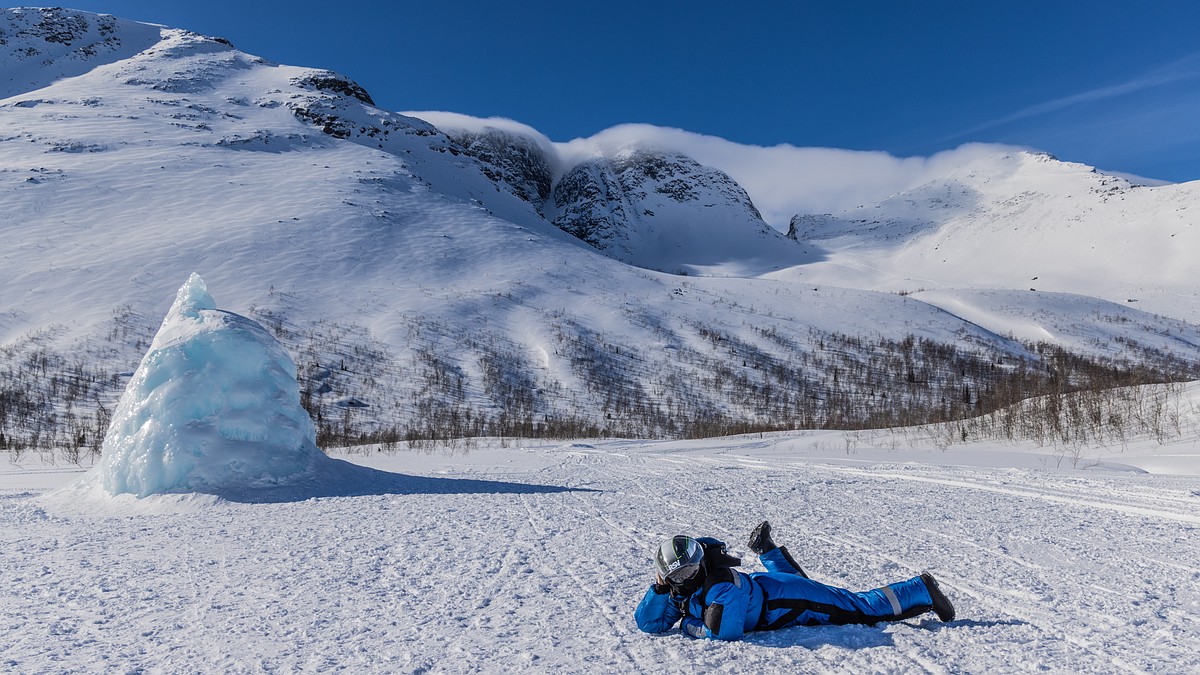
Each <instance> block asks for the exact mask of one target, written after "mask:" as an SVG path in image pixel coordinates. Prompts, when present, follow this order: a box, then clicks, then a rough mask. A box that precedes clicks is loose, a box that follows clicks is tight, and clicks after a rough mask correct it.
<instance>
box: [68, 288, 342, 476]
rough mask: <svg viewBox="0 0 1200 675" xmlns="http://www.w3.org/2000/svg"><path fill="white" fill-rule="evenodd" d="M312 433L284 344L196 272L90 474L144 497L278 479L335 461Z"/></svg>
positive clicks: (119, 411)
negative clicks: (226, 302)
mask: <svg viewBox="0 0 1200 675" xmlns="http://www.w3.org/2000/svg"><path fill="white" fill-rule="evenodd" d="M315 440H316V433H315V431H314V429H313V423H312V419H311V418H310V417H309V416H308V413H307V412H306V411H305V410H304V408H303V407H301V405H300V388H299V385H298V383H297V382H296V366H295V364H294V363H293V362H292V359H291V357H290V356H288V353H287V351H286V350H284V348H283V347H282V345H280V344H279V343H278V342H277V341H276V340H275V339H274V338H273V337H272V336H271V334H270V333H268V332H267V331H266V329H264V328H263V327H262V326H260V325H259V324H258V323H256V322H254V321H252V320H251V319H247V318H246V317H243V316H240V315H238V314H234V313H232V312H226V311H222V310H219V309H217V308H216V304H215V302H214V301H213V298H212V296H210V295H209V294H208V291H207V290H206V288H205V285H204V281H203V280H201V279H200V277H199V276H198V275H196V274H193V275H192V276H191V278H189V279H188V281H187V283H185V284H184V285H183V286H182V287H181V288H180V289H179V294H178V295H177V296H176V298H175V304H174V305H172V307H171V309H170V311H168V312H167V316H166V318H165V319H164V320H163V323H162V327H161V328H160V329H159V331H158V334H157V335H156V336H155V338H154V342H153V343H152V344H151V345H150V349H149V351H148V352H147V353H146V357H145V358H144V359H143V360H142V363H141V365H140V366H139V367H138V369H137V372H135V373H134V375H133V378H132V380H130V382H129V385H128V386H127V387H126V389H125V393H124V395H123V396H122V397H121V402H120V404H119V405H118V407H117V411H116V414H115V415H114V417H113V421H112V425H111V426H110V427H109V430H108V435H107V436H106V437H105V439H104V449H103V456H102V458H101V460H100V463H99V464H98V466H97V468H96V469H95V470H94V471H93V472H92V473H91V474H89V476H87V477H86V478H85V480H93V481H97V482H98V483H99V484H100V486H102V487H103V489H104V490H105V491H106V492H108V493H109V494H114V495H116V494H124V493H130V494H133V495H135V496H138V497H144V496H146V495H150V494H154V493H165V492H212V491H217V490H223V489H230V488H244V487H251V488H252V487H255V486H262V487H267V486H276V485H279V484H281V483H287V482H289V481H292V480H294V479H296V478H298V477H301V476H307V475H310V474H311V473H313V472H314V471H317V470H318V469H319V468H320V467H321V466H322V465H323V463H326V462H331V461H332V460H330V459H329V458H327V457H326V456H325V455H324V453H322V452H321V451H320V449H318V448H317V446H316V443H315Z"/></svg>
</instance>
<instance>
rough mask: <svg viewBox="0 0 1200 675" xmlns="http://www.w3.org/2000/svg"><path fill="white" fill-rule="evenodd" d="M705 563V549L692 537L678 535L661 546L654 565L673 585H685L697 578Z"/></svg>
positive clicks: (655, 556)
mask: <svg viewBox="0 0 1200 675" xmlns="http://www.w3.org/2000/svg"><path fill="white" fill-rule="evenodd" d="M703 561H704V548H703V547H702V546H700V542H698V541H696V540H695V539H692V538H691V537H688V536H684V535H682V534H677V535H675V536H674V537H671V538H670V539H668V540H666V541H664V542H663V543H662V544H660V545H659V547H658V551H657V552H656V553H655V555H654V564H655V565H656V566H657V567H658V572H659V574H661V575H662V578H663V579H666V580H667V582H669V583H671V584H676V585H678V584H683V583H685V582H687V581H688V580H690V579H691V578H692V577H694V576H696V573H697V572H699V571H700V563H701V562H703Z"/></svg>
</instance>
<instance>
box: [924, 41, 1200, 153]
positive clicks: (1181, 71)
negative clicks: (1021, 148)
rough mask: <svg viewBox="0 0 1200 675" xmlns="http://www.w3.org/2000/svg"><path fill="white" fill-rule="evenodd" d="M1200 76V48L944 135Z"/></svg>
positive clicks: (988, 127) (962, 134)
mask: <svg viewBox="0 0 1200 675" xmlns="http://www.w3.org/2000/svg"><path fill="white" fill-rule="evenodd" d="M1197 78H1200V52H1195V53H1192V54H1189V55H1187V56H1185V57H1183V58H1180V59H1177V60H1175V61H1172V62H1170V63H1167V64H1165V65H1162V66H1159V67H1157V68H1154V69H1152V70H1149V71H1147V72H1145V73H1143V74H1142V75H1140V76H1138V77H1135V78H1133V79H1130V80H1126V81H1124V82H1120V83H1117V84H1113V85H1109V86H1105V87H1098V88H1096V89H1091V90H1089V91H1085V92H1081V93H1078V94H1072V95H1070V96H1064V97H1061V98H1057V99H1053V100H1050V101H1044V102H1042V103H1038V104H1035V105H1031V106H1027V107H1025V108H1022V109H1020V110H1018V111H1016V112H1013V113H1010V114H1008V115H1005V116H1003V117H998V118H996V119H993V120H988V121H986V122H983V123H980V124H976V125H975V126H972V127H970V128H968V129H964V130H962V131H959V132H956V133H954V134H950V135H948V136H945V137H943V138H942V139H940V140H939V141H938V142H940V143H945V142H951V141H955V140H961V139H965V138H969V137H972V136H976V135H978V134H980V133H982V132H985V131H990V130H993V129H998V128H1000V127H1004V126H1007V125H1010V124H1013V123H1015V122H1021V121H1024V120H1031V119H1035V118H1038V117H1043V116H1046V115H1050V114H1052V113H1056V112H1059V111H1063V110H1066V109H1068V108H1072V107H1076V106H1086V105H1089V104H1097V103H1102V102H1105V101H1109V100H1111V99H1116V98H1119V97H1124V96H1130V95H1132V94H1137V93H1140V92H1146V91H1148V90H1151V89H1157V88H1161V87H1166V86H1169V85H1174V84H1178V83H1182V82H1186V81H1188V80H1193V79H1197Z"/></svg>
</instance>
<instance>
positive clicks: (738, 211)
mask: <svg viewBox="0 0 1200 675" xmlns="http://www.w3.org/2000/svg"><path fill="white" fill-rule="evenodd" d="M553 198H554V218H553V222H554V224H555V225H556V226H558V227H559V228H560V229H562V230H564V231H566V232H569V233H571V234H573V235H575V236H576V237H579V238H580V239H582V240H584V241H586V242H588V243H589V244H591V245H592V246H594V247H596V248H597V249H599V250H601V251H603V252H605V253H606V254H608V255H610V256H612V257H614V258H617V259H618V260H622V261H625V262H628V263H631V264H634V265H639V266H642V267H650V268H654V269H660V270H663V271H669V272H685V273H692V272H701V273H718V274H719V273H721V272H720V270H721V267H722V264H723V263H726V262H729V261H730V259H731V258H735V257H736V258H739V259H741V260H747V259H752V260H757V261H758V262H757V263H756V264H758V265H760V266H763V267H764V268H769V267H770V266H771V265H772V264H774V265H775V266H776V267H778V266H782V265H784V264H788V263H791V264H795V263H797V262H800V259H801V256H802V252H801V251H800V250H799V249H796V248H788V247H789V245H791V242H787V241H786V240H784V239H783V237H782V236H781V235H779V233H777V232H776V231H775V230H773V229H771V227H770V226H768V225H767V224H766V223H765V222H763V220H762V216H761V215H760V214H759V212H758V209H756V208H755V207H754V204H753V202H751V201H750V197H749V196H748V195H747V194H746V191H745V190H743V189H742V187H741V186H740V185H738V184H737V183H736V182H735V181H734V180H733V179H732V178H730V177H729V176H728V175H727V174H725V173H724V172H722V171H719V170H717V169H714V168H712V167H706V166H702V165H701V164H699V163H698V162H696V161H695V160H693V159H691V158H690V157H686V156H684V155H681V154H677V153H665V152H656V151H650V150H641V149H638V150H632V151H628V152H624V153H621V154H619V155H617V156H616V157H613V158H598V159H593V160H589V161H584V162H582V163H580V164H578V165H577V166H575V167H574V168H572V169H571V170H570V171H568V172H567V173H566V175H564V176H563V177H562V179H561V180H560V181H559V182H558V184H557V185H556V186H555V188H554V195H553ZM781 243H782V247H781Z"/></svg>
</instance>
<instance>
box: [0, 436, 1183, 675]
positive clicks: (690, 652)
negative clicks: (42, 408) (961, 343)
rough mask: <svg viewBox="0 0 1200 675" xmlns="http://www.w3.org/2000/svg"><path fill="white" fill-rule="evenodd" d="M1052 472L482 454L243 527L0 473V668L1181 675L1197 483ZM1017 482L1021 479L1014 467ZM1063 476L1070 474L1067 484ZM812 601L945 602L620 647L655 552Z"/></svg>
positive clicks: (916, 463) (238, 518)
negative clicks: (742, 633)
mask: <svg viewBox="0 0 1200 675" xmlns="http://www.w3.org/2000/svg"><path fill="white" fill-rule="evenodd" d="M1144 450H1146V448H1139V447H1136V446H1131V447H1130V448H1128V449H1127V450H1126V451H1125V453H1119V454H1118V455H1115V456H1114V458H1112V459H1113V461H1112V462H1111V463H1110V464H1109V465H1108V466H1109V468H1108V469H1101V468H1099V467H1094V468H1092V469H1089V470H1087V471H1081V470H1071V469H1069V468H1062V469H1058V468H1055V463H1054V461H1055V460H1054V457H1053V456H1052V455H1051V453H1050V452H1049V451H1048V450H1046V449H1042V451H1041V453H1042V454H1038V451H1037V449H1036V448H1031V447H1023V448H998V447H994V446H991V447H984V446H979V447H974V448H971V449H964V450H961V451H960V450H957V449H951V450H949V451H945V452H943V451H940V450H936V449H933V448H931V447H929V446H923V445H921V444H920V443H919V442H918V443H910V441H909V440H908V439H906V438H905V437H903V436H888V435H883V434H877V435H875V436H874V437H871V438H868V437H866V436H855V435H851V434H843V433H840V432H822V433H804V434H766V435H763V436H757V435H755V436H747V437H734V438H726V439H712V440H703V441H691V442H659V443H654V442H641V441H589V442H579V443H565V444H563V443H560V444H517V443H514V442H512V441H507V442H501V441H497V440H493V441H480V444H479V445H478V446H476V447H472V448H469V449H465V450H464V449H462V448H460V449H459V450H458V451H456V452H453V453H451V452H449V451H448V450H447V451H437V452H433V453H420V452H400V453H398V454H394V455H386V454H378V453H376V454H370V455H365V456H363V455H356V456H353V457H350V458H349V459H352V460H353V461H355V462H358V463H360V464H362V465H366V466H369V467H373V468H375V469H386V470H389V471H403V472H404V474H403V475H402V474H380V475H382V476H388V478H387V479H386V480H382V481H380V482H378V483H376V484H375V485H374V486H373V487H369V488H368V487H367V486H365V485H361V486H360V487H363V488H364V489H363V490H360V491H357V492H354V491H346V492H343V493H340V494H338V493H333V494H325V495H323V496H321V497H319V498H297V499H293V500H273V501H271V502H270V503H246V502H235V501H226V500H219V499H216V498H206V499H203V500H200V499H194V500H183V499H182V498H180V497H178V496H151V497H148V498H146V499H142V500H134V499H132V498H129V499H127V500H113V501H112V502H111V503H110V504H109V505H108V506H107V507H99V506H91V507H89V509H88V510H87V511H86V512H84V511H82V510H81V509H79V508H78V507H77V506H73V505H72V504H70V503H65V502H64V501H63V500H62V499H61V498H56V497H54V496H47V494H46V490H47V489H49V488H53V487H55V485H56V484H59V485H60V484H62V483H64V482H67V481H69V480H72V479H74V478H75V477H76V476H77V474H78V472H79V470H77V469H61V470H57V471H54V472H48V471H47V470H46V469H45V468H43V467H40V466H39V467H34V468H33V469H31V470H24V469H20V468H16V467H9V468H8V469H6V470H5V471H4V472H3V473H0V524H2V527H0V544H2V545H3V547H4V550H5V551H10V552H14V553H15V554H14V555H8V554H6V555H4V556H0V576H2V578H4V580H5V582H6V583H5V587H4V589H5V590H4V591H3V592H0V617H2V618H0V622H2V624H3V626H4V629H5V634H6V639H5V640H4V641H3V643H0V668H2V669H4V670H8V671H13V672H49V671H53V672H62V673H74V672H95V671H98V670H99V671H116V672H131V671H138V670H144V671H147V672H163V671H170V672H179V671H190V670H194V669H197V668H199V669H205V670H212V671H219V672H229V673H242V672H264V671H265V672H299V671H305V672H312V671H334V670H349V671H357V672H367V671H369V672H502V671H503V672H511V671H516V670H524V671H528V672H711V671H721V672H734V673H741V672H745V673H752V672H764V671H766V672H931V673H948V672H955V673H958V672H971V673H995V672H1025V671H1038V670H1045V671H1050V672H1097V673H1126V672H1175V673H1183V672H1196V671H1197V669H1200V652H1197V650H1196V649H1195V644H1196V643H1197V640H1200V621H1198V620H1197V617H1198V616H1200V583H1197V582H1198V581H1200V566H1198V565H1197V564H1196V560H1197V559H1198V557H1200V475H1198V474H1200V470H1198V467H1197V464H1196V459H1197V453H1198V451H1197V448H1196V446H1195V444H1194V443H1192V444H1190V446H1189V447H1188V448H1184V449H1183V451H1184V452H1188V453H1190V454H1191V460H1190V461H1191V462H1192V464H1191V466H1192V469H1191V471H1192V473H1191V475H1176V476H1165V475H1151V474H1146V473H1143V472H1141V471H1139V470H1131V469H1130V466H1131V465H1125V466H1124V468H1123V469H1122V465H1121V464H1120V462H1119V461H1117V460H1119V459H1120V458H1121V455H1123V454H1129V455H1130V456H1137V455H1139V454H1140V453H1141V452H1143V451H1144ZM1021 458H1026V459H1025V460H1021ZM1067 466H1069V465H1067ZM762 518H769V519H771V521H772V523H773V524H774V526H775V530H776V532H777V533H778V536H777V538H778V539H779V541H780V542H781V543H784V544H786V545H787V546H788V547H789V548H790V549H791V550H792V552H793V553H794V554H795V555H796V557H797V558H798V559H799V560H800V561H801V563H802V564H803V565H804V566H805V568H806V570H808V571H809V572H810V573H811V574H813V576H814V577H815V578H817V579H820V580H823V581H826V582H829V583H833V584H838V585H842V586H846V587H851V588H859V589H866V588H873V587H876V586H877V585H879V584H881V583H885V582H888V581H893V580H897V579H902V578H907V577H909V576H912V575H913V574H916V573H917V572H919V571H921V570H925V569H928V570H931V571H933V572H934V573H935V574H936V575H937V577H938V579H939V580H940V581H941V585H942V587H943V589H944V590H945V591H946V592H947V594H948V595H949V596H950V597H951V599H952V600H953V601H954V602H955V604H956V607H957V609H958V618H957V619H956V620H955V621H954V622H951V623H949V624H942V623H939V622H938V621H937V620H936V619H933V618H932V617H929V616H926V617H921V618H918V619H913V620H909V621H905V622H901V623H897V624H881V625H878V626H874V627H868V626H844V627H819V628H792V629H787V630H783V631H778V632H773V633H759V634H753V635H751V636H749V637H748V638H747V639H746V640H744V641H742V642H739V643H718V642H713V641H695V640H692V639H690V638H687V637H684V636H682V635H679V634H677V633H676V634H667V635H662V636H651V635H645V634H642V633H639V632H638V630H637V628H636V626H635V625H634V621H633V615H632V613H633V608H634V606H635V605H636V603H637V601H638V600H639V599H640V598H641V595H642V593H643V592H644V591H645V588H646V585H647V584H648V582H649V580H650V573H651V569H652V567H651V559H650V554H651V551H652V549H653V547H654V546H655V545H656V544H657V543H658V542H659V541H660V540H661V539H662V538H664V537H666V536H670V535H672V534H676V533H690V534H693V535H702V534H704V535H713V536H716V537H719V538H722V539H724V540H725V541H727V542H728V543H729V544H730V546H731V548H732V549H733V551H734V553H735V554H738V555H741V556H742V557H743V560H744V561H745V562H746V565H745V566H744V567H745V568H746V569H761V568H760V567H759V566H758V565H757V563H756V562H755V560H754V557H753V555H752V554H750V553H749V552H748V551H746V549H745V548H744V542H745V539H746V537H747V535H748V533H749V530H750V529H751V528H752V527H753V526H754V524H755V523H757V522H758V520H760V519H762Z"/></svg>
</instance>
